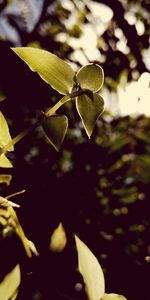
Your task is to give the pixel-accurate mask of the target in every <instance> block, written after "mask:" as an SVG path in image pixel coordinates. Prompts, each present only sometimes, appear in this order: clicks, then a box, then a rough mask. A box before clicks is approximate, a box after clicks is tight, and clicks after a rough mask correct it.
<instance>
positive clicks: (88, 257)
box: [75, 236, 105, 300]
mask: <svg viewBox="0 0 150 300" xmlns="http://www.w3.org/2000/svg"><path fill="white" fill-rule="evenodd" d="M75 242H76V247H77V252H78V265H79V271H80V273H81V274H82V276H83V280H84V283H85V289H86V293H87V296H88V299H89V300H100V299H101V298H102V297H103V295H104V290H105V283H104V275H103V271H102V268H101V266H100V264H99V262H98V260H97V258H96V257H95V256H94V255H93V253H92V252H91V251H90V249H89V248H88V247H87V246H86V245H85V244H84V243H83V242H82V241H81V240H80V239H79V238H78V237H77V236H75Z"/></svg>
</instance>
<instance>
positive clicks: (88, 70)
mask: <svg viewBox="0 0 150 300" xmlns="http://www.w3.org/2000/svg"><path fill="white" fill-rule="evenodd" d="M76 77H77V82H78V83H79V84H80V87H81V88H82V89H87V90H90V91H92V92H97V91H99V90H100V88H101V87H102V85H103V83H104V72H103V69H102V68H101V67H100V66H99V65H97V64H93V63H92V64H88V65H86V66H84V67H82V68H81V69H80V70H79V71H78V73H77V75H76Z"/></svg>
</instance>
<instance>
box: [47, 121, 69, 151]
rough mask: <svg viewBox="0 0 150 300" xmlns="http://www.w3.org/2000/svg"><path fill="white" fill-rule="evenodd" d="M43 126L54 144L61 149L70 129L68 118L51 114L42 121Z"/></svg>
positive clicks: (57, 148)
mask: <svg viewBox="0 0 150 300" xmlns="http://www.w3.org/2000/svg"><path fill="white" fill-rule="evenodd" d="M42 127H43V129H44V131H45V133H46V135H47V137H48V139H49V141H50V143H51V144H52V146H53V147H54V148H55V149H56V150H57V151H59V149H60V146H61V144H62V143H63V140H64V137H65V135H66V132H67V129H68V119H67V117H66V116H64V115H63V116H59V115H54V116H50V117H48V118H46V119H44V121H43V122H42Z"/></svg>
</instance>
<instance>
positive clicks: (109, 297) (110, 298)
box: [102, 294, 127, 300]
mask: <svg viewBox="0 0 150 300" xmlns="http://www.w3.org/2000/svg"><path fill="white" fill-rule="evenodd" d="M102 300H127V299H126V298H125V297H124V296H121V295H118V294H105V295H104V297H103V298H102Z"/></svg>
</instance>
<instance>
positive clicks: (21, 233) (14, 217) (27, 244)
mask: <svg viewBox="0 0 150 300" xmlns="http://www.w3.org/2000/svg"><path fill="white" fill-rule="evenodd" d="M8 211H9V213H10V215H11V217H12V222H13V223H12V224H13V225H12V226H14V230H15V232H16V234H17V235H18V236H19V237H20V239H21V241H22V244H23V246H24V249H25V251H26V254H27V256H28V257H29V258H31V257H32V252H31V250H32V249H31V247H30V242H28V239H27V237H26V236H25V234H24V231H23V229H22V226H21V224H20V222H19V220H18V217H17V214H16V212H15V210H14V209H13V207H12V206H8Z"/></svg>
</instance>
